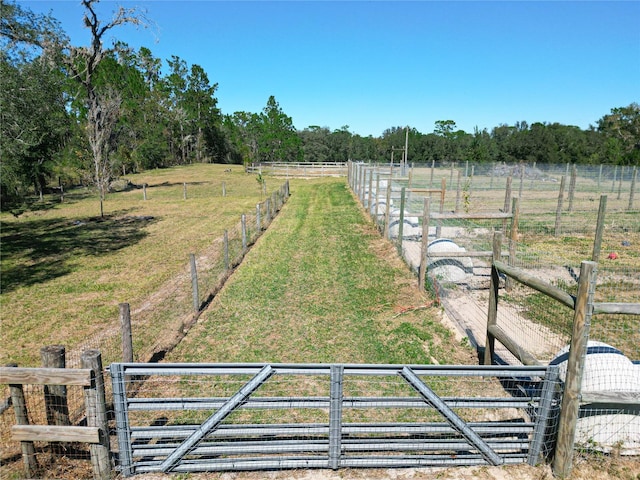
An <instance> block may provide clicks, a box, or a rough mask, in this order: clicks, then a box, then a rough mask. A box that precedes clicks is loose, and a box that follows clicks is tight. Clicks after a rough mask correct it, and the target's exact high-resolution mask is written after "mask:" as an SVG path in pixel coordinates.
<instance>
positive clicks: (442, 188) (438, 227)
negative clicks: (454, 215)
mask: <svg viewBox="0 0 640 480" xmlns="http://www.w3.org/2000/svg"><path fill="white" fill-rule="evenodd" d="M446 191H447V179H446V178H444V177H442V181H441V182H440V213H444V195H445V192H446ZM441 233H442V220H438V221H437V222H436V238H440V234H441Z"/></svg>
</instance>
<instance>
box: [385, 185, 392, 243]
mask: <svg viewBox="0 0 640 480" xmlns="http://www.w3.org/2000/svg"><path fill="white" fill-rule="evenodd" d="M391 180H392V179H391V177H389V183H388V184H387V208H386V209H385V212H384V238H386V239H389V219H390V210H391Z"/></svg>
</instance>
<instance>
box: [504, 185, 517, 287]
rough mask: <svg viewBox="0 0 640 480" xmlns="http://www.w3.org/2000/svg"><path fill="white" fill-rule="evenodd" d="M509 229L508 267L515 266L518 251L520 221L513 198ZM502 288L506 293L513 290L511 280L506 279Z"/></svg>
mask: <svg viewBox="0 0 640 480" xmlns="http://www.w3.org/2000/svg"><path fill="white" fill-rule="evenodd" d="M511 215H512V217H511V228H510V229H509V230H510V235H509V262H508V263H509V265H510V266H512V267H513V266H515V264H516V252H517V251H518V222H519V220H520V200H519V199H518V198H514V199H513V201H512V205H511ZM504 288H505V290H506V291H507V292H509V291H511V288H513V279H512V278H511V277H507V279H506V281H505V285H504Z"/></svg>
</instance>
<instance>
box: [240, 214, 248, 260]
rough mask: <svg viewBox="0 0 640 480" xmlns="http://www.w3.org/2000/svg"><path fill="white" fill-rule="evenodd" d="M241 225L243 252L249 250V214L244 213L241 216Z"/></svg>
mask: <svg viewBox="0 0 640 480" xmlns="http://www.w3.org/2000/svg"><path fill="white" fill-rule="evenodd" d="M240 225H241V227H242V253H243V254H244V253H245V252H246V251H247V216H246V215H245V214H244V213H243V214H242V215H241V216H240Z"/></svg>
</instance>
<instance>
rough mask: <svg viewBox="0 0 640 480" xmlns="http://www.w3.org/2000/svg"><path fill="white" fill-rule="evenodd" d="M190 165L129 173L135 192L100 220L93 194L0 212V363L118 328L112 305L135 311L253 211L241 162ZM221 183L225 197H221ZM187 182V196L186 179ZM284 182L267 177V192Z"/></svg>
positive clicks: (254, 186) (255, 194)
mask: <svg viewBox="0 0 640 480" xmlns="http://www.w3.org/2000/svg"><path fill="white" fill-rule="evenodd" d="M229 168H230V167H229V166H227V165H194V166H189V167H179V168H172V169H166V170H158V171H151V172H148V173H146V174H144V175H131V176H127V178H128V179H129V180H130V181H131V182H133V183H134V184H137V185H142V184H143V183H147V184H148V187H147V200H146V201H145V200H144V199H143V191H142V188H135V189H132V190H129V191H123V192H119V193H112V194H109V195H108V196H107V199H106V202H105V217H104V218H100V217H99V204H98V200H97V196H95V195H93V194H92V193H91V192H90V191H88V190H85V189H76V190H72V191H69V192H67V194H66V195H65V199H64V202H63V203H60V201H59V198H54V197H51V198H48V199H46V200H47V202H46V203H43V204H41V205H40V207H41V208H40V209H37V210H32V211H27V212H25V213H23V214H22V215H20V216H19V217H17V218H16V217H14V216H13V215H11V214H10V213H7V212H3V213H2V214H1V216H0V221H1V222H2V230H1V241H2V249H1V269H2V275H1V279H2V294H1V296H0V301H1V302H2V324H1V328H2V338H3V343H4V348H3V349H1V350H0V363H2V364H5V363H7V362H9V361H14V362H18V363H19V364H20V365H22V366H38V365H39V349H40V347H42V346H44V345H50V344H63V345H65V346H66V347H67V350H69V349H70V348H73V347H74V346H75V345H77V344H78V343H79V342H80V341H81V340H82V339H84V338H86V337H88V336H91V335H93V334H96V333H99V332H101V331H104V330H106V329H108V328H118V327H119V320H118V303H120V302H129V303H130V304H131V305H132V308H134V307H135V306H136V305H140V304H142V303H144V302H145V301H146V300H147V299H148V297H149V296H150V295H151V294H152V293H154V292H156V291H157V290H158V289H159V288H160V286H162V285H163V284H164V283H165V282H167V281H168V280H169V279H171V278H173V277H175V276H176V275H177V274H178V273H179V272H182V271H184V270H185V268H186V266H187V265H188V262H189V259H188V256H189V254H190V253H196V254H197V253H199V252H201V251H203V250H205V249H206V248H208V247H210V246H211V244H212V243H213V242H214V240H216V239H218V238H219V237H221V236H222V233H223V230H224V229H226V228H229V227H230V226H231V225H235V224H237V223H238V222H239V220H240V215H241V214H242V213H245V212H251V211H255V206H256V204H257V203H258V202H260V201H261V200H262V198H261V192H260V188H259V185H258V183H257V182H256V179H255V176H253V175H246V174H245V173H244V170H243V169H242V168H241V167H238V166H233V167H231V171H227V170H229ZM222 182H224V183H225V187H226V196H225V197H223V196H222ZM184 183H186V184H187V199H186V200H185V199H184V196H183V188H184V187H183V185H184ZM281 183H282V181H281V180H278V181H277V182H276V180H272V181H270V182H269V185H268V191H269V192H271V191H272V190H274V189H275V188H277V187H279V186H280V184H281Z"/></svg>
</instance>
